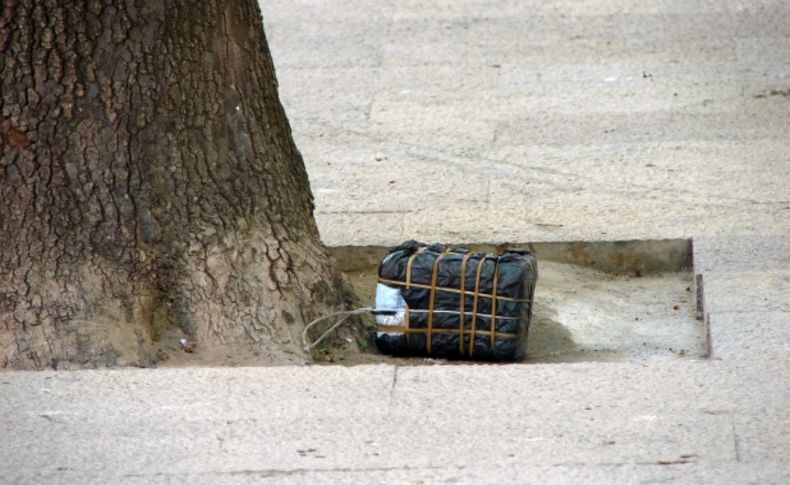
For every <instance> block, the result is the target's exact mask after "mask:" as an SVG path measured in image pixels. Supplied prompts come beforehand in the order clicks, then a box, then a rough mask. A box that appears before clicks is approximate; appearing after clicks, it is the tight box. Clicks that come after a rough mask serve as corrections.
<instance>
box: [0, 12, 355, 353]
mask: <svg viewBox="0 0 790 485" xmlns="http://www.w3.org/2000/svg"><path fill="white" fill-rule="evenodd" d="M2 5H3V7H2V13H1V15H2V18H0V72H1V76H0V82H2V88H1V89H2V91H0V145H1V146H2V166H1V167H0V229H1V231H0V367H5V368H44V367H54V368H74V367H92V366H97V365H150V364H152V363H154V362H155V361H156V360H157V356H156V355H155V350H154V349H155V344H156V342H157V341H159V340H161V339H162V338H163V336H167V338H170V339H173V338H176V337H177V336H179V335H183V336H186V337H188V338H189V339H190V340H191V341H192V342H196V344H197V348H198V350H200V349H204V350H209V349H223V351H227V352H236V351H239V352H241V351H242V350H245V351H246V350H251V351H252V352H253V355H255V356H256V357H255V358H257V359H259V360H260V361H261V362H284V361H297V360H303V359H304V358H306V357H307V356H306V355H305V354H304V353H303V352H302V351H301V344H300V342H299V334H300V332H301V330H302V328H303V325H304V323H305V322H306V321H308V320H310V319H312V318H314V317H315V316H317V315H319V314H321V313H324V312H326V311H330V309H334V308H336V307H337V306H338V305H340V304H341V299H342V297H341V293H342V292H341V286H342V284H341V277H340V276H339V274H338V273H337V271H336V270H334V269H333V266H332V265H331V264H330V262H329V260H328V257H327V253H326V249H325V247H324V246H323V245H322V243H321V242H320V239H319V236H318V230H317V228H316V225H315V222H314V219H313V202H312V195H311V192H310V188H309V185H308V179H307V174H306V172H305V169H304V164H303V161H302V158H301V155H300V154H299V152H298V151H297V149H296V146H295V145H294V142H293V138H292V136H291V131H290V127H289V124H288V121H287V119H286V116H285V112H284V110H283V108H282V105H281V104H280V101H279V99H278V95H277V82H276V79H275V74H274V67H273V65H272V61H271V56H270V54H269V50H268V46H267V44H266V39H265V36H264V33H263V26H262V25H263V24H262V19H261V16H260V11H259V9H258V5H257V3H256V2H255V1H254V0H226V1H223V0H201V1H185V0H181V1H179V0H136V1H135V0H126V1H124V0H104V1H99V0H93V1H91V0H84V1H77V0H74V1H65V0H64V1H54V0H53V1H44V0H6V1H5V2H3V4H2Z"/></svg>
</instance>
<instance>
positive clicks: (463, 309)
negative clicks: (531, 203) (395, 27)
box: [376, 241, 538, 361]
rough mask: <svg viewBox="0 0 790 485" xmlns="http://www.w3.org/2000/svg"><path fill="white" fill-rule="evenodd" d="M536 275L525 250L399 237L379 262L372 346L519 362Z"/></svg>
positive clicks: (532, 260)
mask: <svg viewBox="0 0 790 485" xmlns="http://www.w3.org/2000/svg"><path fill="white" fill-rule="evenodd" d="M537 275H538V266H537V261H536V259H535V256H534V255H533V254H532V253H531V252H530V251H527V250H523V249H514V250H507V251H505V252H504V253H502V254H500V255H494V254H490V253H474V252H471V251H469V250H468V249H465V248H460V247H459V248H447V247H444V246H441V245H438V244H435V245H431V246H426V245H425V244H422V243H418V242H416V241H408V242H405V243H403V244H401V245H400V246H396V247H394V248H391V249H390V251H389V253H388V254H387V255H386V256H385V257H384V259H383V260H382V261H381V264H380V265H379V285H378V287H377V294H376V300H377V302H376V308H377V314H378V315H377V317H376V319H377V322H378V325H377V333H376V344H377V345H378V347H379V349H380V350H381V351H382V352H384V353H387V354H392V355H413V356H414V355H419V356H431V357H441V358H450V359H458V358H465V359H479V360H497V361H515V360H521V359H522V358H523V357H524V352H525V350H526V343H527V331H528V329H529V321H530V318H531V316H532V299H533V295H534V292H535V282H536V280H537Z"/></svg>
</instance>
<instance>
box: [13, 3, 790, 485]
mask: <svg viewBox="0 0 790 485" xmlns="http://www.w3.org/2000/svg"><path fill="white" fill-rule="evenodd" d="M744 5H748V6H744ZM262 9H263V14H264V24H265V26H266V29H267V35H268V37H269V40H270V44H271V48H272V52H273V56H274V61H275V65H276V67H277V75H278V79H279V84H280V89H281V96H282V98H283V102H284V104H285V106H286V110H287V112H288V115H289V118H290V120H291V123H292V127H293V131H294V136H295V138H296V142H297V145H298V146H299V148H300V150H301V151H302V153H303V155H304V158H305V163H306V164H307V168H308V172H309V174H310V177H311V183H312V187H313V191H314V193H315V197H316V210H317V218H318V223H319V227H320V230H321V233H322V236H323V238H324V239H325V241H326V243H327V244H328V245H349V244H392V243H397V242H400V241H401V240H403V239H407V238H416V239H422V240H426V241H450V242H499V241H508V240H510V241H574V240H619V239H650V238H675V237H687V238H693V239H694V249H695V270H696V272H697V273H699V274H702V275H703V278H704V281H705V288H704V289H705V293H704V295H705V311H706V313H707V314H708V318H709V322H710V332H711V344H712V356H711V358H710V359H703V360H692V359H688V358H686V359H678V360H676V361H674V360H661V361H655V362H652V361H651V362H648V363H638V364H636V363H628V362H622V363H602V362H595V363H574V364H532V365H503V366H491V365H486V366H481V365H459V366H440V365H439V366H423V367H399V368H396V367H393V366H388V365H379V366H360V367H352V368H345V367H325V366H311V367H277V368H223V369H209V368H193V369H159V370H138V369H118V370H106V371H83V372H40V373H22V372H7V373H2V374H0V482H8V483H17V482H35V483H42V482H49V483H60V482H65V483H69V482H90V481H95V482H110V481H112V482H115V481H118V480H119V479H120V481H122V482H125V483H150V482H187V481H188V482H190V483H223V482H254V483H260V482H262V481H265V482H266V483H310V484H313V483H321V482H331V483H371V482H373V483H376V482H382V483H403V482H406V483H419V482H421V483H436V482H440V483H444V482H453V483H455V482H461V483H497V484H499V483H654V482H670V483H727V484H730V483H788V482H790V411H788V409H790V236H788V234H790V116H788V113H790V31H788V29H787V26H788V25H790V6H788V5H787V4H785V3H782V2H772V1H763V2H749V3H748V4H744V3H743V2H722V1H706V0H693V1H688V0H682V1H681V0H662V1H657V2H638V1H626V0H623V1H612V0H595V1H589V2H576V1H570V0H568V1H557V2H543V1H493V0H488V1H486V0H436V1H432V2H423V1H418V0H391V1H365V0H340V1H332V2H329V1H328V0H325V1H320V0H297V1H292V0H287V1H286V0H272V1H268V0H267V1H264V2H262Z"/></svg>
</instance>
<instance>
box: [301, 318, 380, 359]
mask: <svg viewBox="0 0 790 485" xmlns="http://www.w3.org/2000/svg"><path fill="white" fill-rule="evenodd" d="M373 310H374V309H373V308H369V307H365V308H356V309H354V310H344V311H341V312H335V313H330V314H329V315H324V316H323V317H319V318H316V319H315V320H313V321H312V322H310V323H308V324H307V326H305V328H304V330H302V345H303V347H302V348H303V349H304V351H305V352H310V350H312V349H313V347H315V346H316V345H318V344H319V343H321V341H322V340H324V339H325V338H326V336H327V335H329V334H330V333H332V332H333V331H334V330H335V329H336V328H337V327H339V326H340V325H341V324H342V323H343V322H345V321H346V319H348V317H350V316H351V315H359V314H361V313H365V312H370V311H373ZM340 315H344V316H343V318H341V319H340V320H338V321H337V322H336V323H335V324H334V325H332V326H331V327H329V330H327V331H326V332H324V333H323V334H321V336H320V337H318V339H316V341H315V342H313V343H311V344H308V343H307V332H308V330H310V329H311V328H312V327H313V325H315V324H316V323H318V322H322V321H324V320H326V319H328V318H332V317H337V316H340Z"/></svg>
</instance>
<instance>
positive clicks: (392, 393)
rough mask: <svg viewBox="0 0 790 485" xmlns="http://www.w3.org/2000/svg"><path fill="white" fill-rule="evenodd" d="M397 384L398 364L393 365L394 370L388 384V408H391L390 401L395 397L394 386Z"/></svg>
mask: <svg viewBox="0 0 790 485" xmlns="http://www.w3.org/2000/svg"><path fill="white" fill-rule="evenodd" d="M397 384H398V366H395V371H394V372H393V373H392V383H391V384H390V399H389V404H388V409H390V410H392V402H393V400H394V397H395V386H396V385H397Z"/></svg>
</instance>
